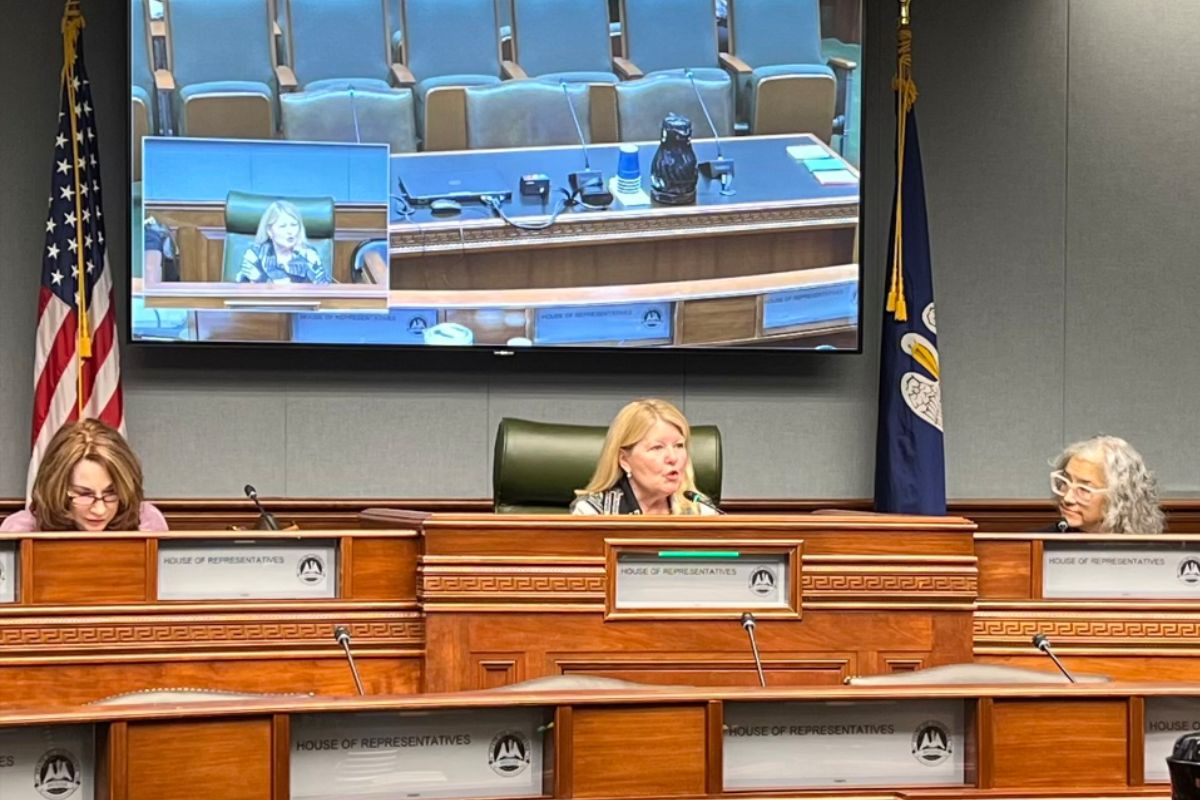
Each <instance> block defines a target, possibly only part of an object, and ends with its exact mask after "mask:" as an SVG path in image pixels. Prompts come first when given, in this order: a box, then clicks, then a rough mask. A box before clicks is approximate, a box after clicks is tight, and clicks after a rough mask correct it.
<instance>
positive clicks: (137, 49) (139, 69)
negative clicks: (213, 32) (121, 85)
mask: <svg viewBox="0 0 1200 800" xmlns="http://www.w3.org/2000/svg"><path fill="white" fill-rule="evenodd" d="M129 23H130V31H129V51H130V55H131V56H132V61H131V63H130V79H131V87H130V90H131V92H132V93H131V94H130V112H131V115H132V119H133V152H132V155H131V156H130V157H131V158H132V159H133V163H132V165H131V167H132V171H133V180H134V182H135V183H136V182H137V181H140V180H141V179H142V138H143V137H145V136H147V135H149V134H152V133H158V101H157V96H156V92H155V90H154V73H153V71H152V70H151V69H150V52H151V50H150V36H149V35H148V34H147V30H148V26H147V25H146V3H145V0H133V7H132V8H131V9H130V11H129Z"/></svg>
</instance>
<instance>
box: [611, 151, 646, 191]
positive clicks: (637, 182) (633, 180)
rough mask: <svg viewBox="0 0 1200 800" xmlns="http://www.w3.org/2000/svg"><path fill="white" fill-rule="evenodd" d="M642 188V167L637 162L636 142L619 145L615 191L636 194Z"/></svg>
mask: <svg viewBox="0 0 1200 800" xmlns="http://www.w3.org/2000/svg"><path fill="white" fill-rule="evenodd" d="M641 188H642V168H641V166H640V165H639V164H638V148H637V145H636V144H623V145H621V154H620V156H619V157H618V159H617V191H618V192H620V193H621V194H636V193H637V192H638V191H639V190H641Z"/></svg>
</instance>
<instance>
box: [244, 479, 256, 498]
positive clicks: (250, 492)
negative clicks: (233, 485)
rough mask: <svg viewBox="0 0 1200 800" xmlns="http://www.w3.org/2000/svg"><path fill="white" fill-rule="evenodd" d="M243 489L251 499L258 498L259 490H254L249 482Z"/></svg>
mask: <svg viewBox="0 0 1200 800" xmlns="http://www.w3.org/2000/svg"><path fill="white" fill-rule="evenodd" d="M242 491H243V492H245V493H246V497H249V498H250V499H251V500H257V499H258V492H256V491H254V487H253V486H251V485H250V484H248V483H247V484H246V485H245V486H243V487H242Z"/></svg>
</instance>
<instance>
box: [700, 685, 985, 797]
mask: <svg viewBox="0 0 1200 800" xmlns="http://www.w3.org/2000/svg"><path fill="white" fill-rule="evenodd" d="M968 730H969V727H968V720H967V706H966V702H965V701H963V700H934V699H921V700H903V701H863V702H795V703H777V702H775V703H731V702H727V703H725V718H724V742H723V752H724V790H725V791H727V792H729V791H746V790H760V791H761V790H768V789H769V790H788V789H818V788H824V789H829V788H841V787H853V786H962V785H964V784H966V783H967V779H968V778H967V766H968V765H967V763H966V750H967V731H968ZM864 754H869V757H867V756H865V755H864Z"/></svg>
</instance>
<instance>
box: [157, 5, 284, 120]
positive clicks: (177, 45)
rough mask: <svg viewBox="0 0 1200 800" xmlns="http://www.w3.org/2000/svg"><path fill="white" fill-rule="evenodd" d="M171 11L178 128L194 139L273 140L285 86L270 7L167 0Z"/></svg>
mask: <svg viewBox="0 0 1200 800" xmlns="http://www.w3.org/2000/svg"><path fill="white" fill-rule="evenodd" d="M164 11H165V14H164V17H165V20H166V24H167V53H168V61H169V63H170V70H171V85H172V87H173V94H172V103H171V105H172V116H173V118H174V123H175V124H174V128H175V130H176V131H177V132H178V133H180V134H183V135H186V136H206V137H222V138H250V139H270V138H272V137H273V136H274V135H275V127H276V126H275V97H276V94H277V92H278V90H279V89H280V88H281V87H280V80H279V76H280V73H278V72H277V71H276V68H275V64H274V58H273V52H272V51H273V48H274V42H273V25H272V20H271V17H270V14H269V12H268V10H267V4H266V3H264V2H263V1H262V0H165V3H164ZM283 88H284V89H287V88H291V87H283Z"/></svg>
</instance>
